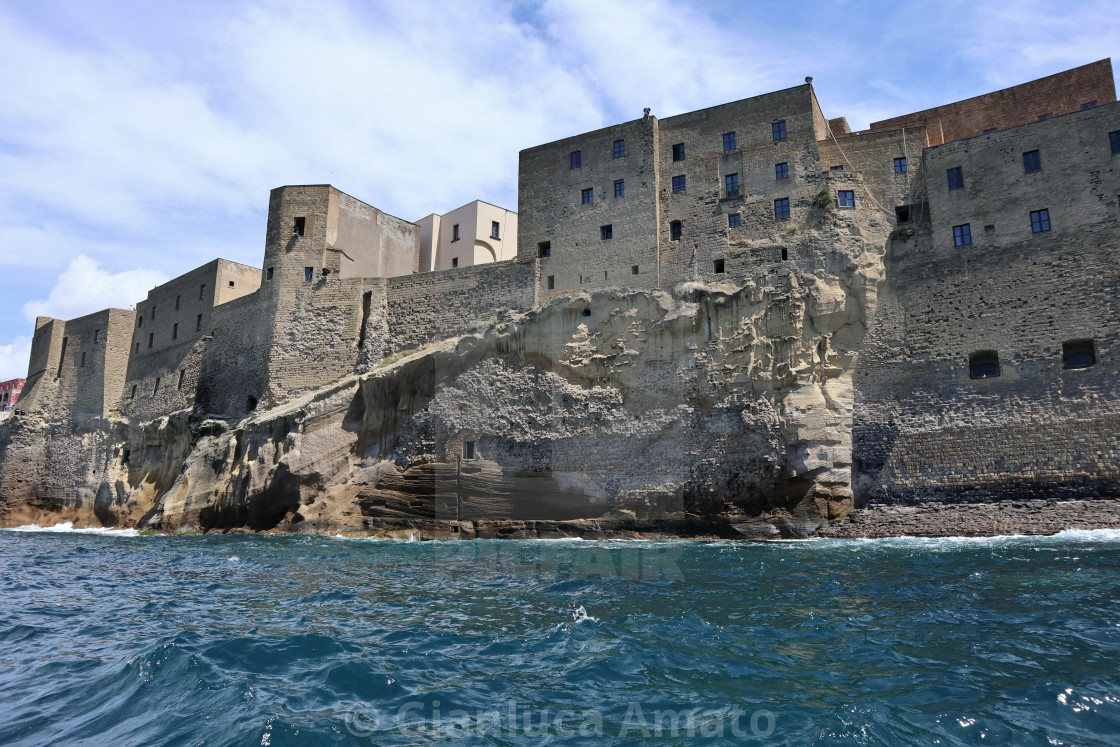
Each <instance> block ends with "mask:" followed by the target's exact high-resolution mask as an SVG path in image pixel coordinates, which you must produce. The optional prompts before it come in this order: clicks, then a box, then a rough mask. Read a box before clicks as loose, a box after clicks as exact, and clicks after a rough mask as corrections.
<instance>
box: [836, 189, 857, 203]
mask: <svg viewBox="0 0 1120 747" xmlns="http://www.w3.org/2000/svg"><path fill="white" fill-rule="evenodd" d="M836 204H838V205H839V206H840V207H855V206H856V193H855V190H852V189H841V190H839V191H838V192H837V193H836Z"/></svg>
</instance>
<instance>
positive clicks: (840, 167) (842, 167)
mask: <svg viewBox="0 0 1120 747" xmlns="http://www.w3.org/2000/svg"><path fill="white" fill-rule="evenodd" d="M828 170H829V171H843V170H844V164H840V165H839V166H829V167H828Z"/></svg>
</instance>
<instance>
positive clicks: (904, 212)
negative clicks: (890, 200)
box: [894, 205, 910, 223]
mask: <svg viewBox="0 0 1120 747" xmlns="http://www.w3.org/2000/svg"><path fill="white" fill-rule="evenodd" d="M894 214H895V216H897V217H898V222H899V223H908V222H909V221H910V206H909V205H896V206H895V208H894Z"/></svg>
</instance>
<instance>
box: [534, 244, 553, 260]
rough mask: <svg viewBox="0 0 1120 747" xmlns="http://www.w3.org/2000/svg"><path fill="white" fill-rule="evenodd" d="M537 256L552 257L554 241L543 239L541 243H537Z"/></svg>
mask: <svg viewBox="0 0 1120 747" xmlns="http://www.w3.org/2000/svg"><path fill="white" fill-rule="evenodd" d="M537 256H538V257H551V256H552V242H550V241H542V242H541V243H539V244H537Z"/></svg>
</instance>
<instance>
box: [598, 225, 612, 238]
mask: <svg viewBox="0 0 1120 747" xmlns="http://www.w3.org/2000/svg"><path fill="white" fill-rule="evenodd" d="M599 238H600V239H602V240H603V241H607V240H609V239H613V238H614V226H612V225H611V224H609V223H608V224H607V225H605V226H599Z"/></svg>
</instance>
